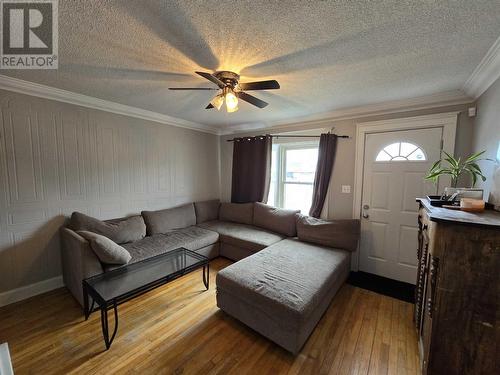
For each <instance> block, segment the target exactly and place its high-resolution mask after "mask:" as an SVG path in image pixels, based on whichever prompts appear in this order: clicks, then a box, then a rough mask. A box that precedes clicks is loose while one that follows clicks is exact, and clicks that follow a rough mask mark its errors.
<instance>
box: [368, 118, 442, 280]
mask: <svg viewBox="0 0 500 375" xmlns="http://www.w3.org/2000/svg"><path fill="white" fill-rule="evenodd" d="M442 137H443V128H442V127H437V128H428V129H418V130H401V131H388V132H381V133H373V134H367V135H366V139H365V150H364V165H363V190H362V200H361V204H362V207H361V213H362V216H361V233H362V234H361V241H360V260H359V268H360V270H361V271H365V272H370V273H374V274H376V275H380V276H384V277H388V278H391V279H395V280H399V281H404V282H408V283H412V284H415V281H416V280H415V278H416V269H417V255H416V251H417V234H418V228H417V204H416V202H415V198H417V197H423V196H426V195H429V194H436V192H437V188H436V186H434V184H433V183H431V182H430V181H426V180H424V177H425V175H426V172H427V171H428V170H429V168H430V166H431V165H432V163H433V162H434V161H436V160H438V159H439V157H440V150H441V140H442Z"/></svg>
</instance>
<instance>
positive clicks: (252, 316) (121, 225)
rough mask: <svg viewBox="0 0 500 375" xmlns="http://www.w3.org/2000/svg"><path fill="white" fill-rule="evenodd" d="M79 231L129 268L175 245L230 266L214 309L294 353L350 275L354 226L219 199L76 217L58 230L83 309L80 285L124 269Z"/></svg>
mask: <svg viewBox="0 0 500 375" xmlns="http://www.w3.org/2000/svg"><path fill="white" fill-rule="evenodd" d="M79 231H90V232H94V233H97V234H101V235H103V236H105V237H107V238H110V239H112V240H113V241H114V242H116V243H117V244H120V245H121V246H122V247H123V248H125V249H126V250H127V251H128V252H129V253H130V255H131V257H130V262H129V264H130V263H134V262H138V261H140V260H143V259H145V258H149V257H152V256H155V255H158V254H161V253H165V252H168V251H171V250H173V249H176V248H179V247H185V248H187V249H189V250H192V251H195V252H198V253H200V254H203V255H206V256H207V257H209V258H210V259H213V258H215V257H218V256H223V257H226V258H229V259H231V260H234V261H236V263H234V264H232V265H230V266H228V267H226V268H224V269H223V270H221V271H220V272H219V273H218V275H217V278H216V285H217V305H218V306H219V308H221V309H222V310H223V311H225V312H226V313H228V314H229V315H231V316H233V317H234V318H236V319H238V320H240V321H241V322H243V323H245V324H246V325H248V326H249V327H251V328H252V329H254V330H255V331H257V332H259V333H261V334H262V335H264V336H266V337H268V338H269V339H271V340H272V341H274V342H275V343H277V344H279V345H280V346H282V347H284V348H285V349H287V350H289V351H290V352H292V353H297V352H298V351H299V350H300V349H301V347H302V346H303V344H304V342H305V341H306V340H307V338H308V337H309V335H310V334H311V332H312V331H313V329H314V327H315V326H316V324H317V322H318V321H319V319H320V318H321V316H322V315H323V313H324V312H325V310H326V309H327V307H328V305H329V304H330V302H331V300H332V298H333V297H334V295H335V294H336V292H337V291H338V289H339V288H340V286H341V285H342V284H343V283H344V281H345V280H346V278H347V276H348V274H349V269H350V252H351V251H354V250H355V249H356V247H357V242H358V237H359V221H358V220H340V221H334V222H325V221H321V220H317V219H313V218H309V217H306V216H302V215H300V214H299V212H298V211H291V210H282V209H277V208H274V207H270V206H267V205H264V204H261V203H255V204H254V203H245V204H234V203H219V201H218V200H213V201H205V202H196V203H190V204H186V205H183V206H179V207H174V208H170V209H166V210H160V211H143V212H142V213H141V215H137V216H132V217H128V218H121V219H114V220H108V221H100V220H97V219H94V218H91V217H89V216H86V215H84V214H81V213H77V212H75V213H73V215H72V216H71V220H70V223H69V225H68V227H66V228H63V229H62V243H63V249H62V264H63V278H64V282H65V284H66V286H67V287H68V289H69V290H70V291H71V293H72V294H73V295H74V296H75V298H76V299H77V300H78V302H79V303H80V304H81V305H82V306H83V293H82V280H84V279H85V278H87V277H90V276H94V275H97V274H100V273H103V272H107V271H109V270H112V269H115V268H117V267H121V266H122V265H117V264H104V263H102V262H101V261H100V260H99V258H98V256H97V255H96V254H95V253H94V251H93V250H92V248H91V246H90V244H89V242H88V241H87V240H85V239H84V238H83V237H82V236H81V235H79V234H78V232H79Z"/></svg>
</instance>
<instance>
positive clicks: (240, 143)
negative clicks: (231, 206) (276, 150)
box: [231, 135, 272, 203]
mask: <svg viewBox="0 0 500 375" xmlns="http://www.w3.org/2000/svg"><path fill="white" fill-rule="evenodd" d="M271 150H272V137H271V136H270V135H266V136H258V137H245V138H236V139H235V140H234V148H233V181H232V188H231V202H233V203H248V202H265V201H267V195H268V194H269V183H270V182H271V152H272V151H271Z"/></svg>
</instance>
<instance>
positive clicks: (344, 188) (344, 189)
mask: <svg viewBox="0 0 500 375" xmlns="http://www.w3.org/2000/svg"><path fill="white" fill-rule="evenodd" d="M350 192H351V185H342V193H345V194H349V193H350Z"/></svg>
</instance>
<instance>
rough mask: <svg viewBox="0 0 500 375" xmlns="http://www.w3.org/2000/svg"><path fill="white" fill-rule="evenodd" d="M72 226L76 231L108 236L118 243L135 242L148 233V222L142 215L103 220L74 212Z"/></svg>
mask: <svg viewBox="0 0 500 375" xmlns="http://www.w3.org/2000/svg"><path fill="white" fill-rule="evenodd" d="M70 227H71V229H73V230H74V231H75V232H77V231H79V230H83V231H88V232H93V233H97V234H100V235H103V236H106V237H108V238H109V239H110V240H112V241H113V242H116V243H118V244H122V243H127V242H135V241H138V240H140V239H142V238H143V237H144V236H145V235H146V224H144V219H143V218H142V216H131V217H126V218H121V219H112V220H106V221H102V220H99V219H96V218H93V217H91V216H87V215H85V214H82V213H80V212H73V214H72V215H71V221H70Z"/></svg>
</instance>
